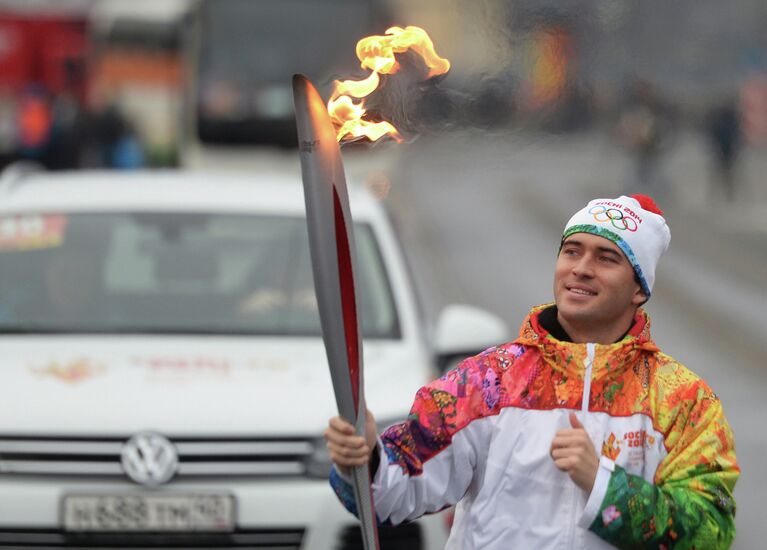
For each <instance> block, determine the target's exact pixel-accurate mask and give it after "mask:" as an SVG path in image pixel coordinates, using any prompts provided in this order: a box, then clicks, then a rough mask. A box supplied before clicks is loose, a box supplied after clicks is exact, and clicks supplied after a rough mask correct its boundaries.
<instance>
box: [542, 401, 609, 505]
mask: <svg viewBox="0 0 767 550" xmlns="http://www.w3.org/2000/svg"><path fill="white" fill-rule="evenodd" d="M570 426H571V428H566V429H563V430H558V431H557V434H556V436H554V440H553V441H552V442H551V451H550V454H551V459H552V460H553V461H554V466H556V467H557V468H559V469H560V470H562V471H563V472H567V474H568V475H569V476H570V479H572V480H573V482H575V484H576V485H577V486H578V487H580V488H581V489H583V490H584V491H585V492H586V493H587V494H590V493H591V489H592V488H593V487H594V480H595V479H596V477H597V471H599V456H598V455H597V452H596V450H595V449H594V444H593V443H592V442H591V438H590V437H589V434H588V433H586V430H585V429H584V428H583V424H581V422H580V420H578V417H577V416H576V415H575V413H574V412H570Z"/></svg>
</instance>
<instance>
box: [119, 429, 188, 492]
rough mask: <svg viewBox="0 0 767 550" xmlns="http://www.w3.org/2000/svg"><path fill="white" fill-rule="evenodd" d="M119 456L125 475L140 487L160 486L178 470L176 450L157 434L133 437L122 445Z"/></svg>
mask: <svg viewBox="0 0 767 550" xmlns="http://www.w3.org/2000/svg"><path fill="white" fill-rule="evenodd" d="M120 454H121V462H122V466H123V470H124V471H125V473H126V474H128V477H129V478H131V479H132V480H133V481H135V482H136V483H140V484H141V485H149V486H155V485H162V484H163V483H166V482H168V481H170V479H171V478H172V477H173V476H174V475H175V474H176V471H177V470H178V453H177V452H176V448H175V447H174V446H173V444H172V443H171V442H170V441H168V439H167V438H166V437H164V436H162V435H160V434H158V433H152V432H144V433H140V434H136V435H134V436H133V437H131V438H130V439H129V440H128V441H127V442H126V443H125V445H123V448H122V452H121V453H120Z"/></svg>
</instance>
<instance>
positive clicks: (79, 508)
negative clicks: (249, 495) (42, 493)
mask: <svg viewBox="0 0 767 550" xmlns="http://www.w3.org/2000/svg"><path fill="white" fill-rule="evenodd" d="M62 510H63V523H64V529H65V530H68V531H231V530H233V529H234V498H233V497H232V496H231V495H200V494H177V495H168V494H157V495H152V494H148V495H147V494H141V495H134V494H130V495H67V496H65V497H64V501H63V506H62Z"/></svg>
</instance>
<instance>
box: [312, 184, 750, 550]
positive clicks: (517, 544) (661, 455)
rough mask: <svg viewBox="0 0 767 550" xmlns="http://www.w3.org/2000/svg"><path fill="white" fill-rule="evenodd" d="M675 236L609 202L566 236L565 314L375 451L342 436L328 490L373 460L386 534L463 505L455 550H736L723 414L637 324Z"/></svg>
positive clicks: (639, 211) (562, 268)
mask: <svg viewBox="0 0 767 550" xmlns="http://www.w3.org/2000/svg"><path fill="white" fill-rule="evenodd" d="M669 241H670V233H669V229H668V227H667V225H666V222H665V220H664V218H663V216H662V212H661V211H660V210H659V209H658V208H657V206H656V205H655V203H654V202H653V201H652V199H650V198H649V197H645V196H641V195H634V196H632V197H626V196H622V197H619V198H617V199H597V200H594V201H591V202H590V203H588V205H587V206H586V207H585V208H583V209H582V210H580V211H578V212H577V213H576V214H575V215H574V216H573V217H572V218H571V219H570V221H569V222H568V223H567V225H566V227H565V231H564V234H563V238H562V242H561V246H560V250H559V254H558V256H557V260H556V267H555V272H554V298H555V303H554V304H548V305H544V306H538V307H535V308H533V310H532V311H531V312H530V314H529V315H528V317H527V319H525V321H524V323H523V324H522V328H521V331H520V335H519V337H518V338H517V339H516V340H515V341H514V342H512V343H508V344H504V345H500V346H498V347H495V348H491V349H489V350H486V351H485V352H483V353H481V354H479V355H477V356H475V357H472V358H469V359H467V360H465V361H463V362H462V363H461V364H460V365H459V366H458V367H456V368H455V369H453V370H451V371H449V372H447V373H446V374H445V375H444V376H442V377H441V378H439V379H438V380H436V381H434V382H432V383H431V384H429V385H427V386H425V387H424V388H421V389H420V390H419V391H418V393H417V395H416V398H415V403H414V404H413V407H412V410H411V414H410V415H409V417H408V418H407V420H406V421H405V422H403V423H402V424H397V425H394V426H391V427H390V428H388V429H387V430H386V431H385V432H384V433H383V434H382V435H381V437H380V439H377V438H376V435H375V423H374V421H373V418H372V415H370V414H368V426H367V437H366V438H363V437H359V436H355V435H354V429H353V428H352V426H351V425H350V424H349V423H347V422H345V421H344V420H342V419H340V418H338V417H336V418H333V419H331V421H330V425H329V428H328V430H327V431H326V433H325V437H326V439H327V442H328V448H329V450H330V456H331V458H332V460H333V462H334V463H335V465H336V467H335V468H334V470H333V471H332V472H331V483H332V484H333V487H334V488H335V490H336V492H337V493H338V495H339V498H340V499H341V500H342V502H344V503H346V504H347V506H348V507H349V508H350V509H351V510H352V511H353V508H354V506H353V504H354V501H353V497H352V496H351V495H352V489H351V486H350V485H349V483H348V477H347V475H346V474H348V472H349V468H350V467H352V466H356V465H360V464H363V463H365V462H366V461H368V460H370V461H371V464H372V466H373V471H374V472H375V475H374V479H373V490H374V499H375V507H376V513H377V515H378V518H379V520H380V521H382V522H390V523H393V524H397V523H400V522H402V521H408V520H412V519H415V518H417V517H419V516H420V515H422V514H426V513H431V512H437V511H439V510H441V509H443V508H445V507H447V506H451V505H453V504H456V509H455V519H454V522H453V527H452V530H451V534H450V538H449V540H448V544H447V548H450V549H460V550H473V549H482V550H488V549H508V548H535V549H536V550H538V549H548V548H588V549H592V548H611V547H613V546H615V547H618V548H671V547H674V548H697V549H712V548H726V547H728V546H729V545H730V544H731V542H732V540H733V538H734V535H735V527H734V521H733V519H734V514H735V502H734V500H733V497H732V490H733V487H734V485H735V481H736V480H737V478H738V475H739V468H738V465H737V463H736V461H735V451H734V443H733V439H732V433H731V431H730V428H729V426H728V424H727V421H726V420H725V418H724V415H723V412H722V407H721V404H720V402H719V400H718V398H717V397H716V395H715V394H714V393H713V392H712V390H711V389H710V388H709V387H708V386H707V385H706V383H705V382H703V381H702V380H701V379H700V378H698V377H697V376H696V375H694V374H693V373H692V372H690V371H689V370H687V369H686V368H685V367H683V366H682V365H680V364H679V363H678V362H676V361H675V360H674V359H672V358H671V357H669V356H667V355H665V354H663V353H662V352H661V351H660V350H659V349H658V347H657V346H656V345H655V343H654V342H653V340H652V339H651V338H650V324H649V317H648V316H647V314H646V313H645V312H644V310H643V309H642V308H641V307H640V306H641V305H642V304H643V303H644V302H645V301H647V299H649V297H650V294H651V292H652V288H653V283H654V279H655V268H656V266H657V263H658V260H659V259H660V257H661V255H662V254H663V253H664V252H665V251H666V249H667V248H668V244H669Z"/></svg>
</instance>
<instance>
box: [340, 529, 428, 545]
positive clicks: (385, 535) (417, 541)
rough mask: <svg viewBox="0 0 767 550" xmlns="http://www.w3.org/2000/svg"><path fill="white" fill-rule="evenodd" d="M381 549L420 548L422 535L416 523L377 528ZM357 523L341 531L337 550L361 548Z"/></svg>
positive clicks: (360, 533)
mask: <svg viewBox="0 0 767 550" xmlns="http://www.w3.org/2000/svg"><path fill="white" fill-rule="evenodd" d="M378 542H379V543H380V546H381V550H422V549H423V535H422V533H421V526H420V525H419V524H417V523H403V524H402V525H395V526H393V527H392V526H383V527H379V528H378ZM363 548H364V546H363V544H362V532H361V531H360V527H359V525H350V526H349V527H347V528H346V529H344V531H343V533H341V539H340V543H339V546H338V550H363Z"/></svg>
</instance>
